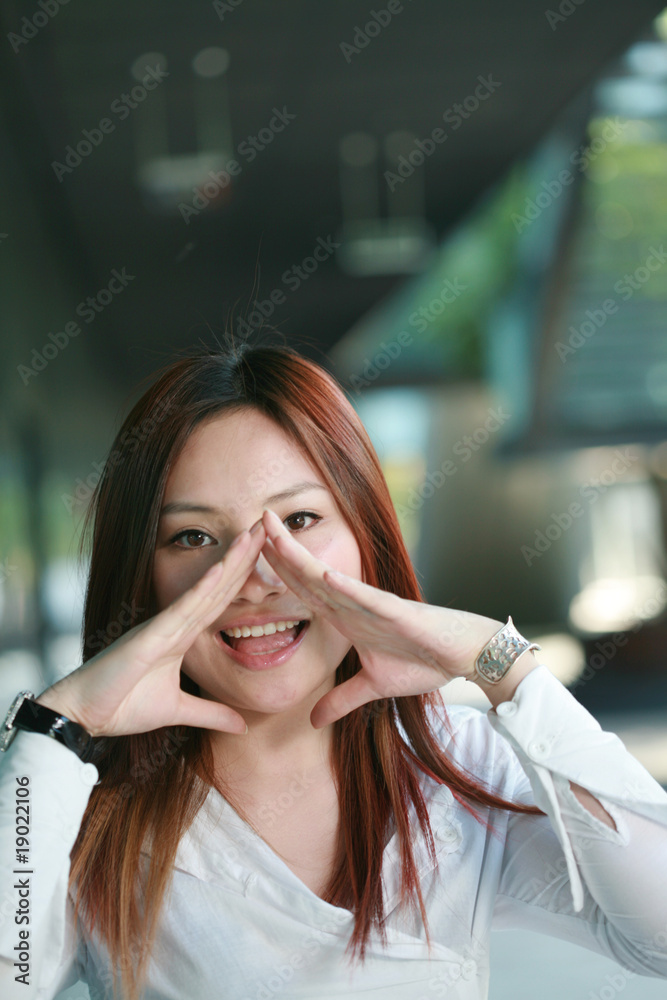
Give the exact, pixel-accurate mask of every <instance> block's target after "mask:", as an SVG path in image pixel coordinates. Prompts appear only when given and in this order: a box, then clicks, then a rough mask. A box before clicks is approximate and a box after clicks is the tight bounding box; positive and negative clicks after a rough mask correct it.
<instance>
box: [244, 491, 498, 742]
mask: <svg viewBox="0 0 667 1000" xmlns="http://www.w3.org/2000/svg"><path fill="white" fill-rule="evenodd" d="M263 523H264V527H265V528H266V533H267V541H266V542H265V544H264V546H263V548H262V554H263V555H264V556H265V557H266V559H267V561H268V562H269V563H270V565H271V566H272V567H273V569H274V570H275V571H276V572H277V573H278V574H279V576H280V577H281V579H282V580H283V581H284V582H285V583H286V584H287V586H288V587H289V588H290V590H292V591H293V592H294V593H295V594H296V595H297V596H298V597H299V598H300V599H301V600H302V601H303V603H304V604H305V605H306V606H307V607H310V608H312V610H313V611H314V612H316V613H317V614H320V615H322V617H323V618H326V619H327V621H329V622H331V624H332V625H333V626H334V627H335V628H336V629H338V631H339V632H340V633H341V634H342V635H344V636H345V637H346V638H348V639H349V640H350V642H351V643H352V645H353V646H354V648H355V649H356V651H357V653H358V655H359V660H360V661H361V670H360V671H359V672H358V673H357V674H355V676H354V677H351V678H350V679H349V680H347V681H344V682H343V683H342V684H339V685H337V686H336V687H334V688H333V690H332V691H329V692H328V693H327V694H326V695H324V697H323V698H321V699H320V700H319V701H318V702H317V704H316V705H315V707H314V708H313V711H312V713H311V717H310V718H311V723H312V725H313V726H314V727H315V728H321V727H323V726H326V725H329V724H330V723H332V722H335V721H336V720H337V719H341V718H343V716H345V715H348V714H349V713H350V712H352V711H353V710H354V709H355V708H359V707H360V706H361V705H365V704H367V703H368V702H371V701H377V700H379V699H382V698H394V697H405V696H406V695H417V694H425V693H427V692H428V691H435V690H436V689H437V688H441V687H443V686H444V685H445V684H447V683H448V682H449V681H451V680H453V679H454V678H455V677H465V678H466V679H467V680H472V681H474V680H475V677H476V675H475V666H474V664H475V658H476V657H477V656H478V654H479V653H480V652H481V650H482V649H483V647H484V646H485V644H486V643H487V642H488V641H489V640H490V639H491V638H492V637H493V636H494V635H495V634H496V632H497V631H498V630H499V629H500V628H502V625H503V623H502V622H498V621H496V620H495V619H493V618H485V617H484V616H482V615H475V614H471V613H470V612H465V611H457V610H452V609H450V608H439V607H436V606H435V605H432V604H426V603H425V602H423V601H412V600H408V599H406V598H403V597H399V596H398V595H397V594H392V593H389V592H388V591H385V590H380V589H378V588H377V587H373V586H370V585H369V584H366V583H362V582H361V581H360V580H355V579H354V578H353V577H350V576H346V575H345V574H339V573H336V572H334V571H332V570H331V568H330V567H329V566H327V564H326V563H324V562H322V561H321V560H319V559H316V558H315V557H314V556H313V555H311V553H310V552H309V551H308V550H307V549H306V548H305V547H304V546H303V545H301V544H300V543H299V542H298V541H297V540H296V539H295V538H294V537H293V536H292V535H291V534H290V532H289V531H288V530H287V528H285V527H284V525H283V524H282V522H281V521H280V518H279V517H278V516H277V515H276V514H275V513H273V511H270V510H266V511H265V512H264V515H263Z"/></svg>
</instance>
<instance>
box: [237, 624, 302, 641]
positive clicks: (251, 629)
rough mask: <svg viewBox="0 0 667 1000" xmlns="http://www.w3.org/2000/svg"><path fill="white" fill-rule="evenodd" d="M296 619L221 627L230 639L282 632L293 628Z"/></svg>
mask: <svg viewBox="0 0 667 1000" xmlns="http://www.w3.org/2000/svg"><path fill="white" fill-rule="evenodd" d="M298 624H299V622H298V621H291V620H286V621H280V622H269V623H268V624H266V625H241V626H240V627H239V628H229V629H227V628H226V629H223V630H222V631H223V632H224V634H225V635H228V636H229V637H230V638H232V639H241V638H243V637H247V636H250V635H252V636H259V635H273V634H274V632H284V631H285V629H288V628H295V627H296V626H297V625H298Z"/></svg>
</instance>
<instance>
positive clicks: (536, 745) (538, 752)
mask: <svg viewBox="0 0 667 1000" xmlns="http://www.w3.org/2000/svg"><path fill="white" fill-rule="evenodd" d="M548 751H549V748H548V746H547V744H546V743H545V742H544V741H543V740H533V742H532V743H530V744H529V746H528V752H529V754H530V755H531V756H532V757H537V758H540V757H546V755H547V753H548Z"/></svg>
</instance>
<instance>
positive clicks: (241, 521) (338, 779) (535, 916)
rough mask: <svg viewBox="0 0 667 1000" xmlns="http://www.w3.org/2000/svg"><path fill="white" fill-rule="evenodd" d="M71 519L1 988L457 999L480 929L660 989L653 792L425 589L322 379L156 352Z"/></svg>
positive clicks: (221, 353) (17, 785)
mask: <svg viewBox="0 0 667 1000" xmlns="http://www.w3.org/2000/svg"><path fill="white" fill-rule="evenodd" d="M138 429H140V433H139V432H138ZM112 458H113V460H112ZM89 516H90V518H91V519H94V528H93V535H92V553H91V565H90V577H89V584H88V590H87V595H86V605H85V616H84V629H83V634H84V636H85V637H86V638H85V639H84V643H83V664H82V666H81V667H79V668H78V669H77V670H75V671H74V672H73V673H71V674H70V675H68V676H67V677H66V678H64V679H63V680H61V681H59V682H58V683H56V684H54V685H53V686H52V687H51V688H49V689H47V690H46V691H44V692H43V693H42V694H41V695H40V696H39V697H38V698H37V699H34V697H32V696H31V697H29V698H27V699H24V702H23V704H22V706H21V708H20V710H19V713H18V715H16V717H15V718H14V719H13V720H12V719H11V718H9V720H8V723H7V726H8V737H7V741H8V742H9V740H11V743H10V745H9V747H8V749H7V750H6V752H5V753H4V754H2V755H1V756H2V758H3V759H2V761H1V767H0V792H1V794H2V813H1V815H0V819H1V820H2V825H1V829H2V838H3V852H2V858H1V859H0V862H1V863H2V865H3V866H4V867H3V868H2V869H1V871H0V875H1V878H2V881H1V882H0V889H1V890H2V892H3V894H4V895H3V898H6V899H9V900H10V901H11V903H10V906H12V907H13V904H14V903H16V904H17V908H16V913H17V914H19V913H24V912H25V908H26V906H29V907H30V910H29V914H30V922H29V923H28V924H25V925H24V924H19V923H16V922H13V921H11V920H5V921H4V922H3V923H2V925H0V963H1V965H0V968H1V969H2V977H3V982H2V995H3V997H10V996H12V997H13V996H21V997H28V996H40V997H45V998H51V997H54V996H56V995H57V993H58V991H59V990H61V989H64V988H65V986H66V985H68V984H71V983H74V982H76V980H77V978H81V979H83V980H84V981H85V982H87V983H88V985H89V989H90V993H91V996H92V997H94V998H96V997H102V996H104V997H107V996H108V997H110V996H112V991H113V989H114V988H117V990H118V994H117V995H119V996H122V997H124V998H132V1000H135V998H137V997H139V996H144V997H146V998H151V1000H157V998H179V1000H180V998H197V1000H209V998H211V1000H212V998H214V997H215V998H216V1000H217V998H219V997H223V996H224V997H230V998H234V1000H237V998H238V1000H246V998H253V1000H254V998H273V997H276V996H282V997H290V998H309V1000H313V998H315V997H334V996H343V995H345V996H346V997H356V996H361V995H362V994H364V995H365V993H366V992H367V991H369V990H372V989H375V990H377V991H378V993H380V991H381V995H382V996H383V998H384V997H388V998H396V1000H397V998H401V1000H420V998H425V997H431V996H444V995H447V996H449V997H456V998H461V1000H473V998H475V1000H481V998H484V997H486V995H487V988H488V976H489V968H488V945H489V932H490V930H491V929H492V928H503V927H527V928H529V929H531V930H538V931H543V932H545V933H550V934H554V935H555V936H558V937H562V938H565V939H566V940H570V941H573V942H576V943H578V944H581V945H583V946H584V947H586V948H590V949H592V950H595V951H598V952H601V953H602V954H605V955H608V956H610V957H612V958H614V959H615V960H616V961H617V962H619V963H620V964H622V965H624V966H626V967H627V968H630V969H632V970H634V971H635V972H637V973H639V974H640V975H649V976H657V977H667V927H666V926H665V911H664V898H665V889H666V888H667V847H666V845H667V838H665V828H667V794H665V792H664V791H663V790H662V788H661V787H660V786H659V785H658V784H657V783H656V782H655V781H654V780H653V779H652V777H651V776H650V775H649V774H648V772H647V771H646V770H645V769H644V768H643V767H642V766H641V765H640V764H639V763H638V762H637V761H636V760H635V759H634V758H633V757H632V756H631V755H630V754H629V753H628V752H627V751H626V750H625V748H624V746H623V744H622V743H621V741H620V740H619V739H618V737H616V736H615V735H613V734H611V733H604V732H602V731H601V730H600V727H599V725H598V724H597V722H596V721H595V720H594V719H593V718H592V717H591V716H590V715H589V714H588V713H587V712H586V711H585V710H584V709H583V707H581V706H580V705H579V704H578V702H576V700H575V699H574V698H573V697H572V696H571V695H570V694H569V693H568V692H567V691H566V690H565V688H564V687H563V686H562V685H561V684H560V683H559V682H558V681H557V680H556V679H555V678H554V676H553V675H552V674H551V673H550V672H549V670H548V669H547V668H546V666H544V665H543V664H540V663H538V661H537V660H536V659H535V656H534V653H533V652H532V649H533V648H539V647H535V646H534V644H529V643H528V642H527V641H526V640H523V638H522V637H521V636H520V635H519V634H518V633H516V632H515V631H514V630H513V626H512V622H511V619H509V620H508V622H507V624H504V623H503V622H501V621H496V620H494V619H490V618H486V617H484V616H480V615H476V614H472V613H464V612H460V611H454V610H452V609H449V608H439V607H435V606H432V605H428V604H426V603H425V602H424V601H423V599H422V597H421V594H420V592H419V587H418V584H417V580H416V577H415V574H414V571H413V568H412V566H411V564H410V561H409V558H408V555H407V553H406V550H405V547H404V545H403V542H402V539H401V534H400V530H399V527H398V524H397V520H396V516H395V512H394V509H393V506H392V503H391V500H390V497H389V493H388V490H387V486H386V483H385V480H384V477H383V475H382V472H381V469H380V466H379V463H378V460H377V457H376V455H375V453H374V451H373V448H372V446H371V444H370V441H369V439H368V437H367V435H366V433H365V431H364V429H363V427H362V426H361V424H360V422H359V419H358V417H357V416H356V414H355V412H354V410H353V408H352V407H351V405H350V404H349V402H348V401H347V400H346V398H345V396H344V394H343V393H342V391H341V390H340V388H339V387H338V386H337V385H336V383H335V382H334V380H333V379H332V378H331V377H330V376H329V375H328V374H327V373H326V372H325V371H324V370H323V369H321V368H320V367H319V366H318V365H316V364H314V363H313V362H310V361H307V360H306V359H304V358H302V357H300V356H299V355H298V354H297V353H296V352H295V351H292V350H290V349H288V348H286V347H271V346H268V345H263V346H262V345H255V346H250V345H249V344H247V343H243V344H241V345H240V346H239V347H236V348H233V347H231V348H227V349H224V350H214V351H208V350H203V351H198V352H195V353H193V354H192V355H191V356H187V357H183V358H180V359H178V360H176V361H175V362H173V363H172V364H170V365H168V366H167V367H166V368H165V369H164V370H163V371H162V372H161V373H160V374H159V377H158V378H157V381H156V382H155V383H154V384H153V385H152V387H151V388H150V389H149V390H148V391H146V392H145V394H144V395H143V396H142V398H141V399H140V400H139V402H138V403H137V404H136V406H135V407H134V409H133V410H132V412H131V413H130V415H129V416H128V418H127V420H126V421H125V424H124V425H123V427H122V428H121V430H120V432H119V434H118V437H117V439H116V441H115V442H114V446H113V448H112V451H111V454H110V458H109V461H108V462H107V464H106V467H105V472H104V475H103V477H102V479H101V481H100V483H99V485H98V488H97V490H96V494H95V497H94V502H93V504H92V505H91V508H90V509H89ZM89 523H93V521H92V520H91V521H90V522H89ZM248 529H250V530H248ZM128 608H129V609H131V616H132V617H131V620H129V618H130V616H129V615H128V613H127V609H128ZM265 626H266V627H265ZM98 650H99V651H98ZM458 676H463V677H466V678H467V679H468V680H471V681H474V682H475V683H477V684H479V686H480V687H481V688H482V689H483V690H484V691H485V693H486V694H487V695H488V697H489V699H490V701H491V703H492V706H493V707H492V709H490V710H489V712H488V713H487V714H484V713H482V712H479V711H478V710H476V709H472V708H467V707H464V706H450V707H449V708H448V709H447V710H445V707H444V704H443V702H442V699H441V697H440V695H439V689H440V688H441V687H442V686H443V685H445V684H446V683H447V682H448V681H450V680H451V679H453V678H454V677H458ZM35 703H36V704H35ZM61 717H64V719H65V720H68V721H65V722H62V721H59V722H58V724H57V725H56V726H55V727H54V728H51V729H49V726H51V725H52V721H51V720H53V719H54V718H58V719H60V718H61ZM45 720H46V722H45ZM40 726H41V728H40ZM58 727H60V729H59V728H58ZM17 732H18V735H16V734H17ZM90 736H92V737H93V741H92V742H91V741H90ZM91 755H92V756H91ZM91 760H92V761H93V762H91ZM26 789H27V792H26V791H25V790H26ZM28 798H29V805H30V809H31V812H30V814H29V817H30V819H29V822H28V819H27V817H26V816H25V815H24V814H22V819H21V823H22V824H23V825H22V826H21V827H18V826H16V823H17V818H16V809H17V808H18V804H19V803H20V804H22V806H23V807H25V805H27V804H28V802H27V800H28ZM26 826H29V827H30V830H29V835H28V836H27V837H26V838H25V839H26V841H27V842H28V843H27V844H26V843H23V841H21V843H19V840H20V837H19V835H18V833H17V831H18V830H19V829H21V830H24V828H25V827H26ZM19 849H21V850H22V852H23V853H21V854H20V853H19ZM70 853H71V858H70ZM20 857H23V858H24V859H25V860H24V861H20V860H19V858H20ZM28 865H29V867H28ZM17 886H18V887H17ZM21 893H23V894H24V895H22V896H20V895H19V894H21ZM26 893H27V895H26ZM27 898H29V902H28V903H27V904H26V902H25V900H26V899H27ZM3 912H4V911H3ZM11 912H14V911H13V909H12V911H11ZM26 967H27V971H24V970H25V969H26Z"/></svg>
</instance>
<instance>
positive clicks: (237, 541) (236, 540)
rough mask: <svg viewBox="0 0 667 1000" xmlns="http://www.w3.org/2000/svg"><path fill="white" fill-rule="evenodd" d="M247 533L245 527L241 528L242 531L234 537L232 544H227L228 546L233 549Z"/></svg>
mask: <svg viewBox="0 0 667 1000" xmlns="http://www.w3.org/2000/svg"><path fill="white" fill-rule="evenodd" d="M247 533H248V529H247V528H246V529H244V530H243V531H242V532H241V534H240V535H237V536H236V538H235V539H234V541H233V542H232V544H231V545H230V546H229V547H230V549H233V548H235V547H236V546H237V545H240V544H241V542H242V541H243V539H244V538H245V536H246V535H247Z"/></svg>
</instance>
